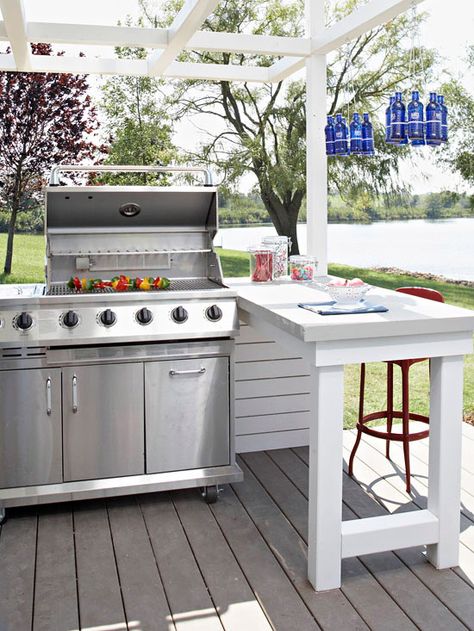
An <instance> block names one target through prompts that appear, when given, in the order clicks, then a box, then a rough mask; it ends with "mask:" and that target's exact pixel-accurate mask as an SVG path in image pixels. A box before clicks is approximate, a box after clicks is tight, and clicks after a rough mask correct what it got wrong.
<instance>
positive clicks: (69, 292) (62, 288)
mask: <svg viewBox="0 0 474 631" xmlns="http://www.w3.org/2000/svg"><path fill="white" fill-rule="evenodd" d="M222 287H224V285H221V284H219V283H217V282H215V281H213V280H211V279H210V278H175V279H172V280H171V284H170V286H169V287H168V289H151V290H150V292H169V291H205V290H209V289H220V288H222ZM135 291H136V292H137V293H143V292H140V290H135ZM115 293H122V292H116V291H114V289H112V287H104V288H103V289H93V290H90V291H78V290H77V289H70V288H69V287H68V286H67V284H66V283H55V284H53V285H51V286H50V287H49V288H48V290H47V292H46V295H47V296H73V295H81V294H115ZM125 293H135V292H133V291H131V292H125Z"/></svg>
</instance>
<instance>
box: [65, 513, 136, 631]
mask: <svg viewBox="0 0 474 631" xmlns="http://www.w3.org/2000/svg"><path fill="white" fill-rule="evenodd" d="M73 515H74V529H75V540H76V563H77V581H78V594H79V616H80V622H81V627H82V628H83V629H87V628H88V627H92V628H94V627H105V628H107V625H108V626H109V627H111V626H112V625H116V628H117V630H119V631H122V629H123V630H126V629H127V623H126V619H125V612H124V609H123V603H122V595H121V592H120V584H119V580H118V575H117V568H116V565H115V557H114V550H113V545H112V537H111V534H110V528H109V521H108V518H107V510H106V506H105V502H103V501H91V502H81V503H80V504H76V505H75V506H74V512H73Z"/></svg>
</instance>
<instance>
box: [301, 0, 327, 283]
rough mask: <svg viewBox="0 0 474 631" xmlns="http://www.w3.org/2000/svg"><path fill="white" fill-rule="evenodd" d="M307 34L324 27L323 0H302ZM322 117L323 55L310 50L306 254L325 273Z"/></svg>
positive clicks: (308, 59) (310, 34)
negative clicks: (313, 259) (304, 7)
mask: <svg viewBox="0 0 474 631" xmlns="http://www.w3.org/2000/svg"><path fill="white" fill-rule="evenodd" d="M306 12H307V20H308V30H309V33H308V34H309V37H310V38H311V40H313V39H314V38H315V37H316V36H317V35H319V34H320V33H321V32H322V31H323V29H324V2H322V0H321V1H318V2H314V1H313V2H312V1H311V0H306ZM325 120H326V56H325V55H316V54H312V55H311V56H310V57H308V58H307V60H306V204H307V219H306V222H307V243H306V250H307V253H308V254H311V255H313V256H316V257H317V259H318V261H319V273H320V274H326V273H327V263H328V261H327V203H328V202H327V158H326V144H325V140H324V126H325Z"/></svg>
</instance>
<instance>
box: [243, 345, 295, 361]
mask: <svg viewBox="0 0 474 631" xmlns="http://www.w3.org/2000/svg"><path fill="white" fill-rule="evenodd" d="M295 357H297V356H295V355H294V354H292V353H290V352H288V351H287V350H286V349H284V348H282V347H281V346H280V345H279V344H276V343H275V342H268V343H262V344H258V343H257V344H240V345H237V346H236V348H235V361H237V362H248V361H260V360H268V359H287V358H295Z"/></svg>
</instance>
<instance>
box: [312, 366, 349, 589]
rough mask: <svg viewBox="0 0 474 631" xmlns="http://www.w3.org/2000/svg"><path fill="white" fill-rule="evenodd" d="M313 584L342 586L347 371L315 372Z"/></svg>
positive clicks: (313, 411)
mask: <svg viewBox="0 0 474 631" xmlns="http://www.w3.org/2000/svg"><path fill="white" fill-rule="evenodd" d="M311 380H312V392H313V397H312V400H313V404H312V406H311V412H312V414H313V418H312V419H311V427H310V432H309V441H310V442H309V508H308V520H309V521H308V578H309V580H310V582H311V584H312V585H313V587H314V588H315V589H316V590H318V591H322V590H327V589H335V588H337V587H340V586H341V558H342V453H343V439H342V432H343V414H344V366H329V367H324V368H316V367H314V366H312V368H311Z"/></svg>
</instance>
